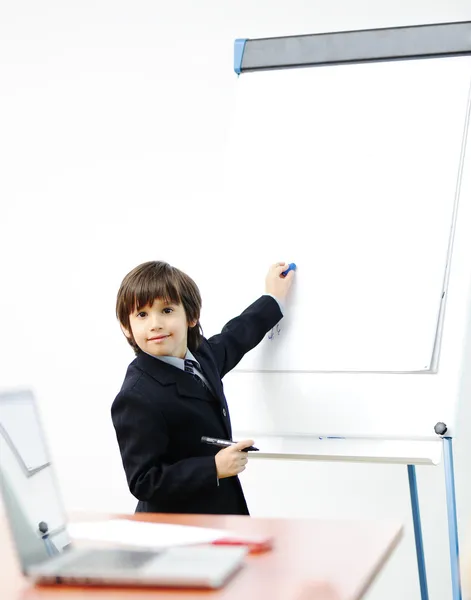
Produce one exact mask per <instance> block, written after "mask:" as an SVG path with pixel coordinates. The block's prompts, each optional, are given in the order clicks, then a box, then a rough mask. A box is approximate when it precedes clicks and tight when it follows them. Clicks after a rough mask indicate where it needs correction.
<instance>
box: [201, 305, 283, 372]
mask: <svg viewBox="0 0 471 600" xmlns="http://www.w3.org/2000/svg"><path fill="white" fill-rule="evenodd" d="M282 317H283V314H282V312H281V310H280V306H279V304H278V302H277V301H276V300H275V299H274V298H272V297H271V296H262V297H261V298H259V299H258V300H256V301H255V302H254V303H253V304H251V305H250V306H249V307H248V308H246V309H245V310H244V312H243V313H241V314H240V315H239V316H238V317H236V318H235V319H232V320H231V321H229V322H228V323H226V325H224V327H223V329H222V331H221V333H220V334H218V335H214V336H213V337H210V338H209V339H208V342H209V345H210V346H211V349H212V351H213V355H214V357H215V360H216V365H217V367H218V370H219V375H220V377H221V378H222V377H224V375H225V374H226V373H228V372H229V371H230V370H231V369H233V368H234V367H235V366H236V365H237V364H238V363H239V362H240V360H241V359H242V358H243V356H244V354H246V353H247V352H249V350H252V348H255V346H257V344H259V343H260V342H261V341H262V340H263V337H264V336H265V334H266V333H267V332H268V331H270V329H271V328H272V327H274V326H275V325H276V324H277V323H278V322H279V321H280V320H281V319H282Z"/></svg>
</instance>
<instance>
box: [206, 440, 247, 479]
mask: <svg viewBox="0 0 471 600" xmlns="http://www.w3.org/2000/svg"><path fill="white" fill-rule="evenodd" d="M253 445H254V441H253V440H242V441H241V442H237V444H234V445H233V446H229V447H228V448H224V449H223V450H219V452H218V453H217V454H216V456H215V457H214V458H215V460H216V470H217V473H218V479H224V478H225V477H234V475H238V474H239V473H242V471H244V470H245V465H246V464H247V461H248V460H249V457H248V456H247V454H248V453H247V452H242V450H243V449H244V448H248V447H249V446H253Z"/></svg>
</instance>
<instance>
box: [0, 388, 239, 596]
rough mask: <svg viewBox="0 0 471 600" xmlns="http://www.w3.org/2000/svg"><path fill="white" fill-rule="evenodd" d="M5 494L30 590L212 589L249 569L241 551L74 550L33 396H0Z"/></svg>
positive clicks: (0, 482)
mask: <svg viewBox="0 0 471 600" xmlns="http://www.w3.org/2000/svg"><path fill="white" fill-rule="evenodd" d="M0 491H1V497H2V498H3V504H4V507H5V514H6V518H7V521H8V525H9V529H10V531H11V535H12V538H13V542H14V545H15V547H16V551H17V554H18V559H19V562H20V565H21V568H22V571H23V574H24V575H25V576H27V577H28V578H30V579H31V580H32V581H33V582H37V583H48V584H51V583H53V584H67V585H70V584H76V585H84V584H90V585H123V586H124V585H126V586H127V585H130V586H139V587H185V588H187V587H191V588H209V589H212V588H219V587H221V586H223V585H224V584H225V583H226V581H228V579H229V578H230V577H231V576H232V575H233V574H234V573H236V572H237V571H238V569H240V568H241V567H242V565H243V564H244V557H245V555H246V553H247V548H246V547H244V546H242V547H239V546H227V547H224V546H211V545H206V546H203V545H202V546H187V547H173V548H167V549H164V550H149V549H148V548H146V549H141V550H140V549H125V548H103V547H101V548H96V547H88V548H86V547H84V546H83V545H80V546H75V545H74V543H73V542H72V540H71V538H70V536H69V534H68V530H67V518H66V516H65V511H64V509H63V502H62V497H61V494H60V490H59V487H58V483H57V480H56V477H55V474H54V470H53V465H52V464H51V461H50V459H49V454H48V451H47V445H46V442H45V435H44V430H43V428H42V426H41V422H40V417H39V413H38V408H37V404H36V401H35V397H34V394H33V393H32V391H31V390H20V391H13V392H7V393H5V392H2V393H0ZM156 546H157V547H158V540H156Z"/></svg>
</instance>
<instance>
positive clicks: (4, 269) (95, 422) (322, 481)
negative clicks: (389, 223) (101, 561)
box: [0, 0, 471, 600]
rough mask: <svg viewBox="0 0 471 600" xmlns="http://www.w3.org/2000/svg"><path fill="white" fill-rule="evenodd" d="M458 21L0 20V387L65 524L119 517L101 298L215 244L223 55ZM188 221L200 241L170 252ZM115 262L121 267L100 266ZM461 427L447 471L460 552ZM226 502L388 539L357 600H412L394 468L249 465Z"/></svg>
mask: <svg viewBox="0 0 471 600" xmlns="http://www.w3.org/2000/svg"><path fill="white" fill-rule="evenodd" d="M465 19H471V6H470V5H469V2H467V1H464V0H463V1H462V2H458V1H455V2H444V1H442V2H437V1H436V2H434V3H433V4H432V3H431V2H425V1H423V2H419V1H416V2H407V3H406V2H402V3H400V2H347V1H346V0H344V1H343V2H341V1H340V0H338V1H331V2H318V3H312V2H300V1H296V0H293V1H291V2H290V3H289V4H288V3H286V2H269V1H268V0H263V1H262V0H260V1H258V2H254V1H252V2H248V1H247V2H244V1H238V2H230V3H229V2H227V3H224V2H220V1H216V0H212V1H206V2H205V1H200V2H198V3H196V2H190V1H186V2H173V3H168V2H132V3H131V2H110V1H99V0H98V1H96V0H95V1H93V2H75V3H64V2H52V1H47V0H45V1H44V2H41V3H37V2H33V1H29V2H21V1H19V2H15V3H8V4H7V3H3V5H2V6H1V7H0V103H1V111H0V131H1V136H0V165H1V178H0V198H1V205H2V219H1V225H0V227H1V240H2V241H1V254H0V257H1V258H0V260H1V273H2V283H3V285H2V295H1V307H0V310H1V318H2V322H1V331H2V340H3V344H2V348H1V352H0V359H1V365H2V374H1V380H0V385H1V387H2V388H8V387H10V386H20V385H25V384H31V385H33V386H34V387H35V389H36V390H37V393H38V397H39V399H40V402H41V408H42V412H43V415H44V420H45V424H46V428H47V432H48V436H49V439H50V445H51V450H52V453H53V457H54V459H55V462H56V465H57V468H58V472H59V477H60V480H61V484H62V486H63V491H64V496H65V501H66V505H67V508H68V509H76V508H84V509H98V510H105V511H109V510H116V511H131V510H133V508H134V505H135V501H134V499H133V498H132V497H130V495H129V493H128V491H127V488H126V485H125V481H124V476H123V472H122V468H121V464H120V457H119V452H118V448H117V444H116V441H115V437H114V431H113V429H112V426H111V421H110V415H109V408H110V405H111V402H112V400H113V398H114V396H115V394H116V392H117V391H118V389H119V386H120V384H121V381H122V378H123V376H124V372H125V368H126V365H127V363H128V362H129V361H130V360H131V359H132V352H131V349H130V348H129V347H128V346H127V344H126V343H125V341H124V339H123V337H122V335H121V333H120V331H119V328H118V326H117V324H116V322H115V319H114V315H113V310H114V301H115V295H116V290H117V287H118V285H119V283H120V280H121V278H122V277H123V275H124V274H125V273H126V272H127V271H128V270H129V269H131V268H132V267H133V266H135V265H136V264H138V262H140V261H143V260H148V259H149V258H155V257H158V258H162V259H168V260H170V261H171V260H172V256H175V255H176V253H178V255H181V248H182V247H185V248H188V251H189V253H191V248H192V247H197V246H198V244H199V243H201V240H202V239H209V238H208V236H211V237H210V239H211V243H212V244H213V247H214V248H215V249H216V248H218V247H220V244H221V243H222V242H223V241H224V235H225V233H224V230H223V229H222V228H220V227H217V223H216V222H215V221H214V219H215V217H213V216H212V215H217V217H216V219H217V221H220V219H223V218H227V227H230V219H229V217H230V212H229V210H228V207H227V206H225V204H224V198H223V197H222V196H221V190H222V160H223V159H222V155H223V149H224V143H225V141H226V139H227V135H228V125H229V119H230V115H231V114H232V111H233V108H234V100H235V93H234V92H235V85H236V83H237V82H236V78H235V76H234V74H233V72H232V62H233V40H234V38H236V37H262V36H275V35H285V34H300V33H312V32H316V31H329V30H331V31H333V30H343V29H354V28H367V27H380V26H393V25H404V24H416V23H428V22H439V21H453V20H465ZM285 210H286V209H284V208H283V207H280V209H279V211H280V216H283V217H284V216H286V214H287V212H285ZM195 212H196V213H197V214H198V215H199V217H198V222H203V223H206V225H205V226H204V227H197V228H195V231H194V238H193V239H188V235H183V231H184V230H186V229H187V227H188V223H191V222H192V219H194V215H195ZM182 220H183V222H184V224H185V225H184V227H183V226H182V225H179V223H182ZM162 232H164V234H165V235H163V234H162ZM170 235H171V239H172V243H168V242H166V243H163V242H162V240H164V239H165V240H168V239H169V236H170ZM242 242H243V238H241V243H242ZM118 248H119V249H122V248H126V249H127V250H128V252H127V253H126V256H127V259H126V260H124V259H121V256H123V255H124V252H122V250H120V252H119V256H120V260H119V264H117V263H116V261H115V258H114V257H115V256H116V249H118ZM65 249H66V251H65ZM93 255H96V256H97V260H96V262H95V263H93V262H92V261H90V257H93ZM286 258H287V259H289V260H291V258H290V257H286ZM183 262H184V261H183ZM90 264H92V266H90ZM84 265H86V268H85V267H84ZM178 266H180V267H181V268H183V269H185V268H186V265H185V264H182V262H181V261H180V264H179V265H178ZM243 266H244V268H249V266H250V265H243ZM208 268H211V264H204V265H200V269H202V270H204V269H208ZM237 275H238V274H237ZM237 275H236V274H235V276H234V285H235V286H240V285H242V282H241V281H240V278H239V277H238V276H237ZM215 277H217V273H215ZM195 279H198V277H197V274H195ZM262 285H263V282H260V287H261V288H262ZM202 292H203V295H204V294H205V290H204V289H203V290H202ZM230 400H231V399H229V402H230ZM465 410H468V411H469V408H467V407H465ZM469 412H471V411H469ZM468 416H469V415H468ZM466 422H467V419H466V414H463V417H462V420H461V424H462V430H461V431H459V432H458V434H459V435H458V439H457V443H456V465H455V466H456V478H457V485H458V501H459V505H458V509H459V511H460V524H461V532H462V534H464V533H465V527H464V523H465V522H466V521H467V518H468V515H469V508H468V507H469V506H470V505H471V498H470V496H471V487H470V486H469V484H468V483H467V481H466V477H467V464H466V456H467V455H468V456H469V450H470V448H469V445H468V444H467V442H466V435H469V433H470V432H469V427H468V428H467V429H466V425H467V423H466ZM460 434H461V435H460ZM283 482H284V485H282V486H281V489H280V483H283ZM244 485H245V489H246V492H247V498H248V501H249V504H250V508H251V511H252V514H253V515H254V516H258V515H263V516H271V515H280V516H313V517H321V518H349V517H350V518H356V517H372V518H374V517H378V518H389V517H392V518H399V519H402V520H404V521H405V522H406V525H407V534H406V537H405V539H404V541H403V543H402V545H401V547H400V548H399V550H398V551H397V552H396V554H395V556H394V558H393V559H392V560H391V562H390V563H389V564H388V566H387V568H386V569H385V571H384V572H383V574H382V575H381V576H380V578H379V579H378V581H377V583H376V584H375V586H374V588H373V589H372V591H371V593H370V598H371V599H378V600H379V599H380V598H381V599H386V600H389V599H391V600H392V599H393V598H394V599H396V598H406V599H411V600H412V599H415V598H419V590H418V583H417V572H416V562H415V548H414V542H413V536H412V533H411V527H412V523H411V518H410V507H409V497H408V487H407V474H406V469H405V467H400V466H381V465H379V466H371V465H350V466H349V465H342V464H317V465H316V464H306V463H291V464H286V463H285V464H283V463H278V462H271V463H255V462H254V461H253V462H252V463H251V465H250V468H249V469H248V470H247V471H246V474H245V475H244ZM419 485H420V493H421V499H422V517H423V524H424V538H425V539H424V541H425V548H426V558H427V566H428V573H429V589H430V597H431V598H432V599H435V600H447V599H449V598H451V595H450V577H449V568H448V547H447V535H446V534H447V530H446V520H445V517H446V511H445V503H444V485H443V473H442V468H441V467H440V468H437V469H432V468H423V469H419ZM464 537H465V536H462V539H464Z"/></svg>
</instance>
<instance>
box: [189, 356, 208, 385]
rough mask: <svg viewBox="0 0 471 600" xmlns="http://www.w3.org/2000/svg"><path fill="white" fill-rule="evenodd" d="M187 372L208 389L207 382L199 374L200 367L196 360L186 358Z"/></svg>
mask: <svg viewBox="0 0 471 600" xmlns="http://www.w3.org/2000/svg"><path fill="white" fill-rule="evenodd" d="M184 361H185V372H186V373H189V374H190V375H191V376H192V377H193V379H196V381H197V382H198V383H199V384H200V385H202V386H203V387H204V388H205V389H208V387H207V385H206V384H205V382H204V381H203V380H202V379H201V377H200V376H199V374H198V371H197V368H198V367H199V364H198V363H197V362H196V360H190V359H189V358H185V359H184Z"/></svg>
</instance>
